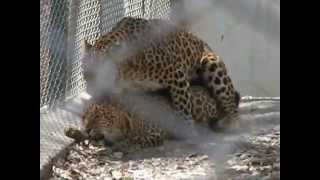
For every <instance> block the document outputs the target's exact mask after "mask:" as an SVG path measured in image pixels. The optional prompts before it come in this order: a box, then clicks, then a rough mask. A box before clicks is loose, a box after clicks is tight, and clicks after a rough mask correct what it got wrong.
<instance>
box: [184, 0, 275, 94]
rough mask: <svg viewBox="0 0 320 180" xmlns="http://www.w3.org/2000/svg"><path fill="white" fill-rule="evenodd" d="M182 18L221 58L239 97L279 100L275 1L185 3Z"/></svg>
mask: <svg viewBox="0 0 320 180" xmlns="http://www.w3.org/2000/svg"><path fill="white" fill-rule="evenodd" d="M183 16H184V18H185V19H186V21H188V24H189V25H190V26H191V28H192V31H193V32H195V33H196V34H198V35H199V36H200V37H201V38H202V39H204V40H206V41H207V42H208V43H209V44H210V46H211V47H212V48H213V49H214V50H215V51H216V52H217V53H218V54H219V55H220V56H222V58H223V59H224V61H225V63H226V65H227V66H228V69H229V71H230V74H231V76H232V79H233V81H234V83H235V86H236V87H237V88H238V89H239V91H240V92H241V95H252V96H280V3H279V0H273V1H270V0H260V1H253V0H237V1H232V0H215V1H209V0H203V1H197V2H195V1H192V0H185V1H184V14H183Z"/></svg>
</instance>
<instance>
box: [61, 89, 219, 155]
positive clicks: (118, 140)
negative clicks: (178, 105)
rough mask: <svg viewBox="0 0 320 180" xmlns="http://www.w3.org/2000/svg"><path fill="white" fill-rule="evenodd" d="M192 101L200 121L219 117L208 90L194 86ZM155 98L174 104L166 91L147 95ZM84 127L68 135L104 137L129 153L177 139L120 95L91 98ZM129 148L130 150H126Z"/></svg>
mask: <svg viewBox="0 0 320 180" xmlns="http://www.w3.org/2000/svg"><path fill="white" fill-rule="evenodd" d="M191 92H192V95H193V96H192V104H193V105H197V106H198V108H197V109H195V110H194V111H192V114H193V115H194V119H195V121H196V123H198V124H207V123H208V122H209V121H212V119H215V120H217V118H218V111H217V107H216V102H215V100H214V99H213V98H212V97H210V94H209V92H208V90H207V89H205V88H204V87H202V86H191ZM148 95H149V96H153V97H154V99H155V100H158V101H162V102H164V103H163V104H164V105H165V106H166V107H167V108H172V106H173V104H172V103H171V101H170V99H169V98H167V96H166V95H164V94H161V93H159V94H152V95H151V94H148ZM82 124H83V126H84V130H82V131H81V130H78V129H75V128H68V129H66V130H65V135H66V136H67V137H70V138H72V139H74V140H76V141H77V142H79V141H83V140H85V139H90V140H101V139H102V140H103V141H104V142H105V143H106V144H107V145H109V146H111V147H112V148H113V149H115V150H121V151H123V152H130V150H138V149H142V148H150V147H158V146H161V145H163V144H164V141H165V140H178V139H179V138H177V137H175V135H174V132H170V131H168V130H165V129H163V128H161V127H159V126H158V125H157V124H156V123H155V122H152V121H148V120H146V119H144V117H143V116H141V115H140V116H139V115H138V114H136V113H134V112H132V111H129V110H128V109H126V108H125V107H124V105H123V104H122V103H121V102H119V99H117V97H109V98H101V97H99V98H98V99H95V100H92V101H91V102H89V103H87V104H86V107H85V110H84V112H83V115H82ZM128 149H130V150H129V151H126V150H128Z"/></svg>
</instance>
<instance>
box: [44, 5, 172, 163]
mask: <svg viewBox="0 0 320 180" xmlns="http://www.w3.org/2000/svg"><path fill="white" fill-rule="evenodd" d="M169 14H170V1H169V0H158V1H153V0H41V1H40V109H44V110H47V111H42V113H41V114H40V120H41V122H40V123H41V126H40V169H42V168H43V167H44V165H46V164H47V163H48V162H49V161H50V159H51V158H52V157H54V156H55V155H56V154H57V153H58V152H59V151H60V150H61V149H63V147H64V146H65V145H67V144H68V143H70V140H68V139H66V138H65V137H64V136H63V128H64V127H66V126H67V125H68V124H72V125H73V126H76V125H79V118H75V117H74V116H73V115H72V114H70V113H69V112H66V111H64V110H61V109H59V108H58V106H56V105H58V104H60V103H61V102H64V101H65V100H66V99H72V98H73V97H75V96H77V95H79V94H80V93H81V92H83V91H84V89H85V87H86V84H85V82H84V80H83V77H82V71H81V64H80V59H79V58H80V42H81V41H82V40H83V39H84V38H86V39H87V40H88V41H89V42H93V41H94V40H96V39H97V38H99V36H100V35H101V34H103V33H106V32H108V31H109V30H110V29H111V28H112V27H113V25H115V24H116V23H117V22H118V21H119V20H121V18H122V17H124V16H133V17H143V18H147V19H148V18H169ZM53 107H57V108H53ZM48 110H49V111H48Z"/></svg>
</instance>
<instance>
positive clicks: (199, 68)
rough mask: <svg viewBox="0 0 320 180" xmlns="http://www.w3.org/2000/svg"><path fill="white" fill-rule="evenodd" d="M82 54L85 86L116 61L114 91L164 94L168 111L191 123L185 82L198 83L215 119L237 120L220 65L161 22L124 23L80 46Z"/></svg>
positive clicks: (193, 39)
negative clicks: (99, 69) (208, 97)
mask: <svg viewBox="0 0 320 180" xmlns="http://www.w3.org/2000/svg"><path fill="white" fill-rule="evenodd" d="M83 50H84V54H85V55H84V58H83V62H82V64H83V69H84V76H85V79H86V80H87V81H90V80H93V79H94V78H95V74H94V70H93V69H95V67H99V66H102V64H103V63H104V62H106V61H108V60H109V61H111V60H112V59H116V60H115V61H116V62H115V64H116V66H117V70H118V74H117V79H116V82H117V86H118V87H121V89H122V90H123V89H126V90H138V91H154V90H160V89H168V90H169V92H170V97H171V100H172V102H173V105H174V108H175V109H176V110H177V112H178V113H180V114H181V115H182V116H183V117H185V119H187V120H191V121H190V122H191V123H193V122H194V121H193V117H192V112H193V111H196V109H197V108H198V107H197V106H195V107H193V105H192V103H191V98H192V97H191V92H190V82H191V81H193V80H195V79H198V80H199V79H200V80H201V81H202V82H203V85H204V86H205V87H206V88H207V89H208V90H209V91H210V95H211V97H213V98H214V99H215V100H216V103H217V106H218V109H219V112H220V113H219V114H221V117H219V118H220V119H226V118H225V117H230V118H229V119H236V118H231V117H237V114H238V105H239V101H240V94H239V93H238V91H236V89H235V88H234V86H233V83H232V81H231V78H230V76H229V75H228V73H227V68H226V66H225V64H224V62H223V61H222V59H221V58H220V57H219V56H217V55H216V54H215V53H214V52H213V51H212V50H211V49H210V47H209V46H208V45H207V44H206V43H205V42H204V41H202V40H201V39H200V38H198V37H197V36H195V35H194V34H192V33H190V32H189V31H186V30H185V29H183V28H179V27H177V26H175V25H173V24H170V23H169V22H167V21H165V20H160V19H152V20H146V19H140V18H132V17H125V18H123V19H122V20H121V21H119V22H118V23H117V24H116V25H115V27H114V28H112V30H111V31H110V32H109V33H107V34H105V35H103V36H101V37H100V38H99V39H98V40H97V41H96V42H95V43H94V45H90V44H89V43H88V42H87V41H85V42H84V49H83ZM128 50H129V51H128ZM113 52H117V53H113ZM115 54H117V55H115Z"/></svg>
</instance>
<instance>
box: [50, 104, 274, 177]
mask: <svg viewBox="0 0 320 180" xmlns="http://www.w3.org/2000/svg"><path fill="white" fill-rule="evenodd" d="M241 106H242V114H243V117H242V119H243V120H242V127H243V128H242V129H241V131H239V132H237V133H220V134H218V133H210V134H206V135H202V136H200V137H195V138H193V139H192V138H191V139H190V138H189V139H188V140H186V141H170V142H166V143H165V144H164V145H163V146H161V147H158V148H149V149H144V150H142V151H139V152H135V153H131V154H127V155H124V154H123V153H122V152H112V150H111V149H110V148H109V147H106V146H104V145H102V143H100V144H99V142H88V141H85V142H82V143H79V144H72V145H70V147H68V150H67V152H68V153H67V154H66V156H65V157H61V158H60V159H58V160H57V161H56V162H55V163H54V165H53V167H52V179H239V180H240V179H280V124H279V123H280V101H279V102H278V101H276V102H274V101H258V102H254V103H253V102H247V103H243V104H242V105H241Z"/></svg>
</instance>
